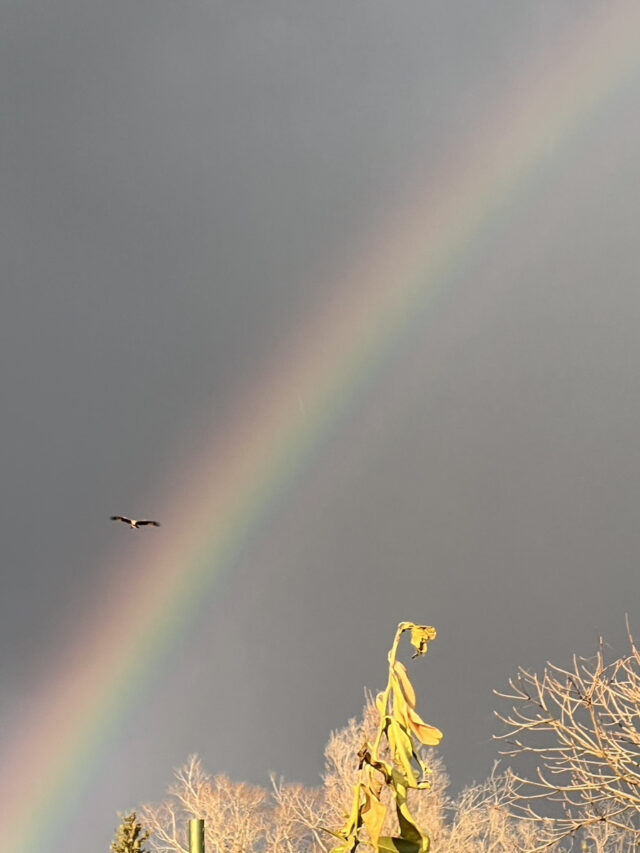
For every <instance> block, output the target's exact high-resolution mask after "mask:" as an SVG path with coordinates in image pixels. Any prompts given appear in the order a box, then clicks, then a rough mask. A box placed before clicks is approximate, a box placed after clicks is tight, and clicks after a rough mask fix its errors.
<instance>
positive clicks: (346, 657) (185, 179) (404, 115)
mask: <svg viewBox="0 0 640 853" xmlns="http://www.w3.org/2000/svg"><path fill="white" fill-rule="evenodd" d="M597 5H599V4H597V3H595V2H590V0H588V2H587V0H583V2H580V3H574V2H563V3H558V2H557V0H542V2H541V0H536V1H535V2H533V0H532V2H519V3H514V2H512V0H476V2H473V3H469V2H467V0H446V2H438V0H399V2H389V0H109V2H106V1H105V0H2V2H1V4H0V116H1V120H0V121H1V124H0V249H1V254H0V257H1V258H2V264H1V272H0V287H1V290H2V297H1V306H0V401H1V410H0V411H1V420H0V430H1V432H0V436H1V442H0V466H1V467H0V542H1V550H0V583H1V586H0V679H1V680H0V737H1V738H2V740H3V741H5V746H6V745H7V744H8V743H9V741H10V740H11V738H12V731H13V730H14V729H13V726H14V723H15V720H16V718H18V717H19V716H20V715H21V714H22V713H23V711H24V710H25V709H26V708H27V707H28V705H29V702H30V697H32V696H33V695H35V691H36V690H37V687H38V685H39V684H40V683H41V682H42V681H43V680H44V679H45V678H46V671H45V670H46V666H45V663H43V662H44V661H49V660H51V658H52V657H55V654H56V648H57V645H56V644H57V643H58V642H62V641H61V640H60V638H61V637H65V638H68V637H69V636H73V631H74V624H75V621H76V620H78V619H79V611H80V610H81V609H82V607H83V603H84V602H87V601H90V600H91V591H92V589H94V588H101V587H102V586H103V585H104V583H105V578H104V576H103V575H104V572H106V571H108V567H109V565H112V564H113V563H114V562H116V561H117V560H118V558H119V556H120V555H122V556H124V555H125V553H126V550H127V548H128V547H130V543H131V539H130V532H129V531H127V530H126V529H124V528H121V527H120V526H116V525H111V524H110V522H109V520H108V519H109V515H111V514H112V513H114V512H123V513H136V512H138V513H150V514H153V513H154V512H155V511H156V510H157V508H158V507H159V506H161V505H162V506H164V505H166V504H167V501H168V500H169V499H170V498H171V494H170V482H169V479H168V478H169V475H170V472H171V471H172V470H174V465H175V460H187V459H189V458H190V454H191V453H192V450H191V446H190V445H191V442H193V441H195V440H196V439H195V438H194V437H195V436H199V437H202V435H205V436H206V435H208V434H211V436H212V438H213V436H214V435H215V431H216V427H217V426H218V425H219V424H221V423H222V422H223V421H224V416H225V412H226V411H227V410H228V409H229V407H232V406H233V405H234V401H236V400H237V399H238V398H239V397H241V396H243V395H246V394H250V393H251V392H252V389H253V388H254V387H255V383H256V382H258V380H259V378H260V377H262V376H263V375H264V374H263V371H262V370H261V365H263V364H264V363H265V362H268V361H269V360H270V359H271V358H272V357H273V354H274V353H275V352H276V351H278V348H279V347H280V346H281V342H282V340H283V339H288V338H289V337H290V336H295V337H296V339H297V340H298V341H302V342H304V338H305V329H306V328H307V327H309V328H311V326H312V322H313V317H314V314H315V312H316V311H317V309H318V306H321V305H322V303H323V300H324V299H325V298H326V299H330V300H333V301H334V302H335V301H336V300H338V302H339V300H340V295H341V294H340V287H341V286H342V285H341V284H340V278H339V275H337V274H336V270H339V269H340V267H341V264H343V262H345V263H346V262H348V260H349V258H350V256H351V253H352V252H354V251H355V247H356V246H357V247H360V248H359V249H358V251H359V252H360V253H362V246H367V241H368V239H369V238H368V236H367V235H369V234H372V233H375V234H376V238H375V239H376V240H378V241H379V240H380V239H384V232H385V225H384V223H385V222H387V221H388V222H389V223H391V222H393V221H395V219H394V217H396V212H397V211H399V210H402V209H403V204H404V201H405V199H407V198H410V197H411V193H412V192H413V190H414V188H415V186H416V185H420V186H425V187H427V186H429V183H430V182H436V181H437V179H438V175H439V168H440V164H442V163H443V162H444V161H445V160H446V158H447V156H448V153H449V152H450V151H451V150H454V149H455V151H457V152H464V151H465V150H469V151H470V152H472V151H473V146H474V138H475V134H476V133H477V132H479V128H482V133H483V134H484V138H487V133H489V136H490V132H489V131H487V128H486V126H485V122H486V119H487V116H489V115H491V114H492V113H493V111H494V110H495V109H496V107H497V106H499V105H500V103H501V102H506V101H507V98H508V97H512V96H513V86H514V84H515V85H517V81H518V80H521V79H524V80H529V81H530V80H531V78H532V76H534V77H535V75H536V74H539V75H540V76H542V75H543V74H551V75H553V73H554V72H555V71H556V70H558V73H560V70H559V69H560V68H561V57H562V55H563V51H564V46H565V44H567V43H571V41H572V40H573V39H574V38H575V37H576V32H579V31H580V27H581V24H582V22H583V20H587V19H588V18H589V15H590V13H591V12H592V10H593V9H594V8H596V6H597ZM636 24H637V20H636ZM593 61H594V63H597V62H598V61H600V60H599V57H598V56H597V55H594V57H593ZM636 70H637V69H636ZM639 89H640V75H637V74H635V73H633V74H629V75H627V76H626V77H625V80H624V85H621V86H619V87H614V88H613V89H612V90H611V91H610V92H609V93H608V94H607V96H606V97H604V98H601V99H600V100H599V101H598V102H597V103H596V104H595V106H594V109H593V110H592V111H591V114H590V116H589V117H588V120H585V121H583V122H582V123H581V124H580V125H579V126H576V127H575V128H571V130H570V133H568V134H567V138H561V139H555V138H550V140H549V147H548V152H547V153H546V155H545V156H544V157H543V158H541V160H540V161H539V163H538V164H537V165H536V169H535V170H534V172H533V174H532V175H530V176H529V180H528V182H527V184H526V186H524V187H523V188H522V191H521V192H519V193H516V195H515V196H514V198H513V199H512V202H511V204H510V207H509V209H508V211H507V215H504V216H503V218H502V220H501V222H500V227H499V228H498V227H494V229H493V231H491V233H490V234H489V236H488V237H487V240H486V245H485V248H484V250H483V251H482V252H478V253H477V255H476V256H475V257H474V261H473V264H469V265H467V266H466V267H465V268H464V274H462V273H461V274H460V275H459V278H458V280H456V281H455V283H454V284H453V285H452V286H451V288H450V290H447V289H446V288H445V290H444V292H443V293H442V295H441V297H440V298H439V300H438V303H437V305H434V306H433V308H432V309H430V310H429V311H428V312H426V313H425V326H424V329H421V330H420V331H419V333H418V338H419V340H418V341H413V343H412V344H411V346H408V347H407V353H406V357H403V358H402V359H398V360H397V362H396V363H394V366H393V369H389V370H388V371H387V372H384V375H381V376H380V380H379V382H378V383H377V384H376V382H373V383H371V384H370V385H368V386H367V388H366V389H361V391H360V392H359V397H358V399H357V400H355V401H354V402H353V405H352V406H351V407H350V409H349V417H348V418H345V419H343V420H342V421H341V422H340V423H338V424H337V425H336V427H335V429H334V430H333V431H332V434H331V436H330V438H328V439H327V440H326V442H325V444H324V446H323V447H322V449H321V451H320V452H318V453H317V454H316V456H315V459H314V461H313V462H312V463H311V464H309V465H308V466H307V467H306V468H305V470H304V472H303V474H302V476H301V477H300V478H299V479H298V481H297V482H296V483H295V484H294V485H293V486H292V487H291V489H290V491H289V492H288V494H287V496H286V498H285V499H284V500H283V501H281V503H280V505H279V506H278V508H277V511H274V513H272V515H271V516H270V518H269V522H268V524H267V525H266V527H265V526H263V527H262V528H261V529H260V530H256V531H255V532H254V533H253V534H250V535H249V536H248V537H247V541H246V543H245V546H244V549H243V552H242V555H241V558H240V560H239V562H238V564H237V566H235V567H234V569H233V571H232V572H231V574H230V575H229V577H227V579H226V580H225V581H224V583H222V584H220V585H218V586H216V587H215V589H214V591H213V592H212V595H211V601H209V602H208V603H207V612H206V614H205V615H203V614H200V616H199V622H198V626H197V630H196V631H193V632H191V633H189V632H186V633H185V635H184V636H183V637H179V638H178V639H177V640H176V644H177V645H176V646H175V647H174V648H172V649H170V650H168V652H167V654H168V657H167V661H166V665H163V664H162V661H161V662H160V664H159V665H158V667H157V671H156V672H155V673H154V674H152V676H150V677H149V679H148V680H149V683H148V686H147V687H146V688H145V691H144V695H143V696H141V697H139V698H138V700H137V701H136V702H132V703H131V707H130V708H129V709H128V711H127V713H126V715H125V718H124V719H123V720H122V721H121V723H120V726H119V728H118V731H117V732H115V733H112V734H111V735H110V738H111V740H110V741H109V742H108V743H107V744H106V745H105V750H104V756H103V759H102V763H101V765H100V766H99V767H95V768H94V773H93V775H92V777H91V782H90V784H88V785H87V786H86V788H84V789H83V792H82V797H81V799H82V801H81V803H80V804H79V807H78V809H79V810H78V811H76V812H74V813H72V812H70V815H72V814H75V815H76V817H77V815H79V814H81V815H82V818H81V826H82V835H80V836H79V835H77V834H76V832H75V831H74V835H73V837H72V838H68V837H67V838H65V839H64V841H62V840H61V839H60V838H57V839H54V840H52V842H51V847H50V849H47V850H41V851H39V853H81V851H85V850H86V849H87V836H88V837H89V839H90V841H89V843H88V846H89V847H91V848H92V849H96V850H98V849H101V850H106V849H107V847H108V843H109V841H110V839H111V837H112V833H113V829H114V826H115V824H116V817H115V813H116V811H117V810H118V809H125V808H127V807H131V806H136V805H137V804H139V803H141V802H145V801H150V800H157V799H159V798H160V797H161V796H162V793H163V791H164V790H165V789H166V786H167V784H168V783H169V781H170V778H171V772H172V768H173V767H175V766H177V765H179V764H180V763H182V762H183V761H184V760H185V759H186V757H187V756H188V755H189V754H190V753H192V752H197V753H199V754H200V755H201V757H202V759H203V762H204V764H205V766H206V767H207V769H208V770H210V771H211V772H213V773H216V772H225V773H228V774H229V775H231V776H232V777H233V778H235V779H238V780H244V781H251V782H259V783H263V782H265V781H266V780H267V778H268V774H269V772H270V771H275V772H277V773H281V774H283V775H284V776H285V777H287V778H289V779H296V780H300V781H303V782H306V783H316V782H318V780H319V774H320V773H321V771H322V766H323V760H322V750H323V745H324V743H325V742H326V740H327V737H328V735H329V733H330V731H331V730H332V729H335V728H338V727H340V726H342V725H344V724H345V723H346V722H347V720H348V718H349V717H350V716H353V715H356V714H357V713H358V712H359V710H360V708H361V706H362V702H363V688H364V687H365V686H366V687H369V688H374V689H375V688H377V687H379V686H383V682H384V678H385V653H386V650H387V648H388V646H389V644H390V641H391V638H392V636H393V632H394V630H395V625H396V623H397V622H398V621H399V620H401V619H412V620H416V621H424V622H427V623H429V624H433V625H435V626H436V627H437V628H438V631H439V638H438V640H437V642H436V643H434V644H433V646H432V648H431V651H430V654H429V656H428V658H427V659H426V661H420V662H419V665H416V666H415V669H414V670H412V672H413V673H414V674H415V681H416V684H417V687H418V691H419V695H420V701H421V703H422V708H423V712H424V716H425V717H426V719H427V720H428V721H429V722H432V723H434V724H435V725H438V726H439V727H440V728H442V729H443V730H444V732H445V741H444V743H443V747H442V753H443V755H444V758H445V761H446V764H447V766H448V768H449V771H450V773H451V775H452V779H453V784H454V786H455V787H456V788H459V787H461V786H463V785H465V784H466V783H470V782H471V781H472V780H473V779H480V778H482V777H484V776H485V775H487V773H488V772H489V771H490V768H491V764H492V762H493V760H494V758H495V757H496V756H497V749H496V746H495V745H494V744H493V743H492V742H491V735H492V733H493V732H494V731H496V727H495V723H494V721H493V718H492V709H493V707H494V706H495V700H494V698H493V696H492V689H494V688H500V687H504V685H505V682H506V678H507V677H508V676H509V675H510V674H511V673H513V672H514V670H515V668H516V667H517V666H518V665H520V664H521V665H525V666H528V667H532V668H539V667H541V666H542V665H543V663H544V661H545V660H547V659H549V658H551V659H552V660H554V661H556V662H558V663H561V664H562V663H566V662H567V660H568V657H569V655H570V653H571V652H573V651H577V652H579V653H584V654H588V653H591V652H592V651H593V650H594V648H595V644H596V641H597V638H598V636H599V635H600V634H601V633H602V634H604V635H605V637H606V638H607V639H608V640H609V641H610V643H611V645H612V646H613V650H614V652H615V651H622V650H623V648H624V643H623V639H624V615H625V613H627V612H628V613H629V614H630V617H631V623H632V625H635V626H636V630H637V631H640V610H639V609H638V589H639V588H640V587H639V581H638V554H639V552H640V525H639V524H638V512H639V506H640V452H639V444H638V435H639V432H640V400H639V391H640V388H639V385H640V377H639V375H638V364H639V363H640V336H639V335H638V323H639V320H640V287H639V286H638V272H639V266H640V262H639V260H638V221H639V219H640V216H639V214H640V210H639V209H638V208H639V203H638V188H639V186H640V160H639V159H638V156H637V152H638V150H639V148H640V118H639V114H638V110H637V109H636V104H637V99H638V96H639V95H640V91H639ZM427 238H428V235H425V240H426V239H427ZM378 248H379V247H378ZM461 248H462V247H461ZM327 282H337V284H336V286H335V287H333V288H330V287H329V285H328V284H327ZM347 284H348V283H345V285H344V286H345V287H346V286H347ZM323 288H326V293H325V292H323ZM313 390H314V389H313V388H304V389H301V401H300V402H301V405H302V406H304V404H305V399H307V398H309V399H312V398H313ZM187 473H188V472H187ZM161 520H162V522H163V527H162V528H161V529H160V530H159V531H154V530H151V531H147V532H146V533H148V535H154V536H155V535H156V534H157V535H159V536H165V537H170V536H171V518H162V519H161ZM146 533H145V535H146ZM131 535H134V534H131ZM138 535H142V534H138ZM85 628H86V626H85ZM83 630H84V629H83ZM82 638H83V634H82V632H80V631H79V632H78V637H77V642H78V643H82V642H83V639H82ZM221 684H222V685H224V688H223V689H221ZM45 724H46V715H44V714H43V725H45ZM55 736H56V733H55V732H54V731H52V732H51V737H52V738H53V739H55ZM33 772H34V774H37V768H33ZM97 779H99V780H100V781H99V783H98V781H96V780H97ZM37 819H38V818H37V815H35V816H34V820H37ZM69 826H70V827H71V824H69ZM75 827H76V830H77V824H75Z"/></svg>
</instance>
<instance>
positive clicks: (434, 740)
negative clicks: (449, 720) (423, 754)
mask: <svg viewBox="0 0 640 853" xmlns="http://www.w3.org/2000/svg"><path fill="white" fill-rule="evenodd" d="M407 716H408V720H409V727H410V728H411V731H412V732H413V733H414V735H415V736H416V737H417V738H418V740H419V741H420V743H423V744H424V745H425V746H437V745H438V744H439V743H440V741H441V740H442V732H441V731H440V729H437V728H436V727H435V726H430V725H429V724H428V723H425V722H424V720H422V719H421V718H420V717H419V716H418V714H417V713H416V712H415V711H414V709H413V708H409V707H407Z"/></svg>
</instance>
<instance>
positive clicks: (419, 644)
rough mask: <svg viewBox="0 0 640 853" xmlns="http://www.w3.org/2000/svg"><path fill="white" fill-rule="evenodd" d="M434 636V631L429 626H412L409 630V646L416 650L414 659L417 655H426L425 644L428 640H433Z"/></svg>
mask: <svg viewBox="0 0 640 853" xmlns="http://www.w3.org/2000/svg"><path fill="white" fill-rule="evenodd" d="M436 636H437V634H436V629H435V628H432V627H431V626H430V625H414V626H413V628H412V629H411V645H412V646H413V647H414V648H415V650H416V653H415V654H414V658H415V657H418V655H426V653H427V643H428V642H429V640H435V638H436Z"/></svg>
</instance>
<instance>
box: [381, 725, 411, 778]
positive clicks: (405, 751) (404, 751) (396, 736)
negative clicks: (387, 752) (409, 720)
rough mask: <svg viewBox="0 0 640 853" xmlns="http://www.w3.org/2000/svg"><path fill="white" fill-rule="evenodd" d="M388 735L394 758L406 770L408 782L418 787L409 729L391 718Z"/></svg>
mask: <svg viewBox="0 0 640 853" xmlns="http://www.w3.org/2000/svg"><path fill="white" fill-rule="evenodd" d="M387 737H388V739H389V746H390V747H391V752H392V754H393V760H394V761H395V762H396V763H397V764H399V765H400V767H401V768H402V770H403V771H404V775H405V776H406V779H407V782H408V783H409V784H410V785H411V786H412V787H417V785H418V777H417V775H416V772H415V770H414V769H413V765H412V763H411V759H412V757H413V745H412V743H411V738H410V737H409V735H408V734H407V730H406V729H405V728H404V726H401V725H400V724H399V723H398V722H397V721H396V720H390V721H389V726H388V728H387Z"/></svg>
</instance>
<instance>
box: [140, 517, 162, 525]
mask: <svg viewBox="0 0 640 853" xmlns="http://www.w3.org/2000/svg"><path fill="white" fill-rule="evenodd" d="M137 524H138V527H142V526H143V525H145V524H150V525H151V526H152V527H160V522H159V521H151V519H148V518H147V519H143V520H142V521H138V522H137Z"/></svg>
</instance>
